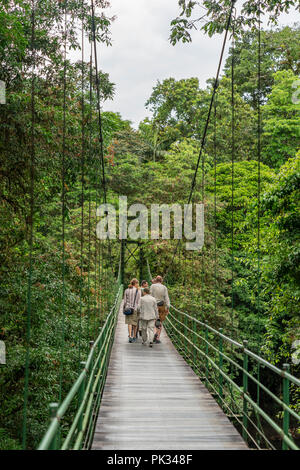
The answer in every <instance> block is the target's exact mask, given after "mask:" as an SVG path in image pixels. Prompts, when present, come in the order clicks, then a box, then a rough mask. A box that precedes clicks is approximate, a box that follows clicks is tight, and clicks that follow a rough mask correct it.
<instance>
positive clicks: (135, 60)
mask: <svg viewBox="0 0 300 470" xmlns="http://www.w3.org/2000/svg"><path fill="white" fill-rule="evenodd" d="M111 4H112V7H111V8H110V9H109V10H107V14H109V15H110V16H111V15H116V16H117V19H116V20H115V22H114V23H113V25H112V41H113V45H112V47H106V46H104V45H101V47H100V45H98V54H97V55H98V60H99V68H101V70H103V71H105V72H107V73H109V76H110V80H111V81H112V82H113V83H115V84H116V95H115V99H114V100H113V101H107V102H106V103H105V105H104V110H109V111H118V112H120V113H121V116H122V117H123V119H129V120H130V121H132V123H133V125H134V127H137V126H138V123H139V122H140V121H141V120H142V119H144V118H145V117H146V116H147V115H149V112H148V111H147V110H146V108H145V106H144V105H145V102H146V101H147V99H148V98H149V96H150V95H151V92H152V88H153V87H154V86H155V84H156V82H157V80H160V81H161V80H163V79H165V78H169V77H174V78H175V79H181V78H188V77H198V78H199V81H200V85H201V86H205V82H206V80H207V79H208V78H210V77H213V76H214V75H215V74H216V68H217V64H218V60H219V56H220V51H221V43H222V37H223V36H222V37H221V36H220V35H217V36H215V37H213V38H209V37H208V36H207V35H204V34H203V33H202V32H199V31H195V32H194V33H193V42H192V43H188V44H177V45H176V46H172V45H171V44H170V43H169V40H168V38H169V34H170V21H171V20H172V19H173V18H175V17H176V16H177V14H178V11H179V10H178V2H177V0H111ZM296 20H297V18H296V17H295V16H294V15H293V14H290V15H289V16H287V15H283V16H282V18H281V24H293V23H294V22H295V21H296ZM298 20H299V18H298Z"/></svg>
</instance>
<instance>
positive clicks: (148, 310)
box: [138, 287, 158, 348]
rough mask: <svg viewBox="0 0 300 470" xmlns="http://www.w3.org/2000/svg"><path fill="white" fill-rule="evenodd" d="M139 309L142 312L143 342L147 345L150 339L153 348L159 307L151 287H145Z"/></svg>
mask: <svg viewBox="0 0 300 470" xmlns="http://www.w3.org/2000/svg"><path fill="white" fill-rule="evenodd" d="M138 311H139V312H140V316H139V320H140V322H141V328H142V341H143V342H142V344H143V345H146V344H147V341H149V346H150V348H152V345H153V338H154V325H155V320H156V319H157V318H158V309H157V304H156V300H155V298H154V297H152V295H150V289H149V287H145V288H144V295H143V297H141V299H140V302H139V305H138Z"/></svg>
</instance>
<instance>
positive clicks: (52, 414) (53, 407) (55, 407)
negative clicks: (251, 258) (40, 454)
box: [49, 403, 60, 450]
mask: <svg viewBox="0 0 300 470" xmlns="http://www.w3.org/2000/svg"><path fill="white" fill-rule="evenodd" d="M49 410H50V420H51V421H53V420H54V419H55V418H56V413H57V410H58V403H50V404H49ZM59 433H60V427H59V423H58V430H57V433H56V435H55V437H54V438H53V440H52V442H51V444H50V450H57V449H58V435H59Z"/></svg>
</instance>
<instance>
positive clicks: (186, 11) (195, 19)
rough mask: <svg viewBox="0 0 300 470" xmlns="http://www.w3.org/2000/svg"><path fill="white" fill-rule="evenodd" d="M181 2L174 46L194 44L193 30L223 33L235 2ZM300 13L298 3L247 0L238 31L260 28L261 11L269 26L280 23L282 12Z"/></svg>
mask: <svg viewBox="0 0 300 470" xmlns="http://www.w3.org/2000/svg"><path fill="white" fill-rule="evenodd" d="M202 3H203V5H202V4H200V2H197V1H193V0H178V5H179V9H180V13H179V16H178V17H177V18H175V19H174V20H172V21H171V35H170V42H171V43H172V44H173V45H174V44H176V43H177V42H178V41H182V42H191V41H192V36H191V31H193V30H194V29H197V26H198V25H199V24H200V28H201V29H202V30H204V31H205V32H206V33H208V34H209V35H210V36H213V35H214V34H216V33H221V32H222V31H223V30H224V29H225V26H226V24H227V19H228V15H229V10H230V7H231V5H232V4H235V1H234V2H233V1H232V0H221V1H219V0H205V1H204V2H202ZM293 7H294V8H296V9H298V10H299V8H300V7H299V2H298V1H297V0H279V1H276V2H275V1H274V0H263V1H262V0H247V1H245V2H243V5H242V8H241V10H240V12H238V14H237V16H236V20H235V27H236V31H239V32H240V33H242V32H243V31H244V30H245V29H246V28H247V27H249V26H250V27H253V26H257V24H258V21H259V12H261V13H263V14H265V15H266V16H267V17H268V19H269V23H271V24H277V20H278V18H279V16H280V14H281V13H283V12H285V13H287V12H288V11H289V10H290V9H291V8H293Z"/></svg>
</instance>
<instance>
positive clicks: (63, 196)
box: [58, 3, 67, 403]
mask: <svg viewBox="0 0 300 470" xmlns="http://www.w3.org/2000/svg"><path fill="white" fill-rule="evenodd" d="M64 17H65V21H64V46H63V47H64V67H63V129H62V134H63V135H62V158H61V189H62V193H61V207H62V212H61V229H62V319H61V338H60V361H59V362H60V364H59V400H58V401H59V403H60V402H61V399H62V384H63V367H64V348H65V314H66V299H65V293H66V286H65V274H66V256H65V218H66V87H67V79H66V75H67V4H66V3H65V5H64Z"/></svg>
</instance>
